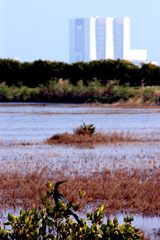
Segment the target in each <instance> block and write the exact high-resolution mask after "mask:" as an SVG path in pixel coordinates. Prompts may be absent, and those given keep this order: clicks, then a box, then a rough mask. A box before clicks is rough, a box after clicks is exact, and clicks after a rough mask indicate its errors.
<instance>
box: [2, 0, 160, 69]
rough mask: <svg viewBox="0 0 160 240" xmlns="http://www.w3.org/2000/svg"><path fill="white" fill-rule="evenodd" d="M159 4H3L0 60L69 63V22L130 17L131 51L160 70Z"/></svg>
mask: <svg viewBox="0 0 160 240" xmlns="http://www.w3.org/2000/svg"><path fill="white" fill-rule="evenodd" d="M159 12H160V0H152V1H151V0H68V1H67V0H23V1H22V0H0V58H2V59H4V58H10V59H15V60H19V61H20V62H25V61H27V62H33V61H35V60H39V59H41V60H49V61H58V62H59V61H61V62H66V63H68V62H69V19H70V18H89V17H93V16H98V17H129V18H130V33H131V34H130V40H131V44H130V47H131V49H144V50H147V61H149V62H157V64H158V65H159V66H160V14H159Z"/></svg>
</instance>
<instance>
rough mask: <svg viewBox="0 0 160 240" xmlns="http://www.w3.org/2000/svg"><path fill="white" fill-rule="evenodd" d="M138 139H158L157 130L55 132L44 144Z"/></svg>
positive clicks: (92, 142) (89, 144)
mask: <svg viewBox="0 0 160 240" xmlns="http://www.w3.org/2000/svg"><path fill="white" fill-rule="evenodd" d="M138 141H141V142H142V141H144V142H146V141H160V135H159V131H158V132H157V133H156V134H155V132H154V133H152V132H150V133H147V132H146V133H144V134H143V135H141V136H140V135H139V134H138V133H136V132H130V131H127V132H124V131H117V132H116V131H115V132H108V133H103V132H98V133H95V134H84V135H83V134H80V135H78V134H76V133H74V134H70V133H67V132H66V133H62V134H55V135H53V136H52V137H51V138H49V139H47V140H46V141H45V143H46V144H75V145H76V144H81V145H83V146H86V147H88V146H92V145H94V144H108V143H116V142H138Z"/></svg>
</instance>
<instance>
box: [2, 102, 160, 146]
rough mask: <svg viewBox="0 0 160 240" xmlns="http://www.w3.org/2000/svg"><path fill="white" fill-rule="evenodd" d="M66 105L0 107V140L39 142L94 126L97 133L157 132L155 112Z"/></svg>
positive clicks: (158, 118)
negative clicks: (90, 125) (76, 129)
mask: <svg viewBox="0 0 160 240" xmlns="http://www.w3.org/2000/svg"><path fill="white" fill-rule="evenodd" d="M76 106H77V105H73V104H72V105H69V104H66V105H64V104H47V105H43V104H41V105H38V106H36V105H17V104H15V105H14V106H10V105H7V104H3V105H1V106H0V139H2V140H7V141H13V140H14V141H23V142H25V141H27V142H35V141H43V140H45V139H47V138H49V137H51V136H52V135H54V134H56V133H64V132H68V133H73V128H75V127H78V126H80V125H81V124H83V123H85V124H90V123H92V124H94V125H95V127H96V130H97V131H104V132H108V131H130V132H132V131H135V132H137V133H139V134H144V133H145V132H146V131H147V132H148V133H151V132H152V134H154V132H155V133H157V131H158V132H160V112H159V111H157V110H156V109H149V110H148V109H117V110H115V109H111V108H109V109H107V108H104V107H89V106H88V105H86V106H85V107H83V106H81V105H78V107H76Z"/></svg>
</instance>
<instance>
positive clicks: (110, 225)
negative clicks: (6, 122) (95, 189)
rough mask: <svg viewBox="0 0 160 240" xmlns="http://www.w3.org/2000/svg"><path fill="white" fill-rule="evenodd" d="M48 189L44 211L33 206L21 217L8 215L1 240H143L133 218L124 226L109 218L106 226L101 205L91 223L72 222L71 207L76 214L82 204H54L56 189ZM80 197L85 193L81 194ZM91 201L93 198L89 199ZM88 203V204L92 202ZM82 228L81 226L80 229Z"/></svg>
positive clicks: (0, 230) (90, 215)
mask: <svg viewBox="0 0 160 240" xmlns="http://www.w3.org/2000/svg"><path fill="white" fill-rule="evenodd" d="M47 187H48V190H47V191H46V193H45V194H44V197H43V198H42V202H43V203H44V204H45V208H44V209H42V210H41V211H37V209H36V208H35V207H33V209H32V210H30V211H27V212H26V211H22V210H21V211H20V216H12V215H11V214H8V222H6V223H5V224H4V225H8V226H9V228H8V229H9V230H5V229H1V228H0V239H1V240H3V239H26V240H28V239H48V240H49V239H69V240H71V239H108V240H112V239H113V240H114V239H118V240H123V239H130V240H131V239H143V236H142V234H140V233H138V231H139V229H136V228H135V227H133V226H132V225H131V222H132V221H133V220H134V219H133V216H132V215H131V217H126V218H124V223H123V224H121V225H118V220H117V218H114V220H110V219H107V223H103V218H104V213H105V211H104V206H103V205H100V206H99V208H97V209H96V211H95V212H93V213H87V214H86V216H87V219H88V221H89V222H90V224H89V225H87V221H86V220H84V219H81V220H80V221H81V224H78V223H76V222H74V221H73V220H71V218H70V216H69V212H70V210H69V209H70V207H72V208H73V209H74V210H75V211H76V210H78V209H80V207H81V205H80V204H78V205H73V204H72V203H71V202H70V203H69V204H68V205H67V206H66V205H64V204H63V203H62V202H59V203H58V204H56V205H53V195H54V188H52V183H51V182H48V183H47ZM79 195H80V197H83V196H84V195H85V194H82V191H81V190H80V191H79ZM89 200H90V199H89ZM89 200H88V201H89ZM80 225H81V226H80Z"/></svg>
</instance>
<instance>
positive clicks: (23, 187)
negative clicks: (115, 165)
mask: <svg viewBox="0 0 160 240" xmlns="http://www.w3.org/2000/svg"><path fill="white" fill-rule="evenodd" d="M64 179H66V177H64V175H63V171H62V172H60V171H59V172H58V173H57V172H54V171H51V169H49V168H47V167H46V168H44V169H42V170H41V171H40V172H38V171H34V172H32V173H30V174H29V173H27V174H24V175H21V174H17V173H16V172H10V173H9V172H2V173H1V174H0V189H1V202H0V204H1V207H2V208H4V209H5V208H6V207H9V206H10V207H11V206H12V207H14V208H17V207H21V208H24V209H29V208H31V207H32V206H33V204H35V205H36V207H42V204H41V197H42V195H43V194H44V192H45V191H46V183H47V182H48V181H49V180H50V181H52V182H53V184H55V182H56V181H58V180H64ZM67 180H68V182H67V183H64V184H62V185H61V186H60V187H59V190H60V192H61V193H62V194H63V195H64V196H65V197H66V198H67V199H68V200H69V201H72V202H73V203H79V202H81V203H82V206H83V208H82V210H85V211H86V209H87V208H89V209H92V208H93V209H95V208H96V207H97V206H98V205H99V204H100V203H101V204H104V205H105V210H106V214H107V215H108V214H111V213H116V212H124V211H127V212H129V213H142V214H144V215H150V216H152V215H160V188H159V185H160V167H156V166H155V167H154V168H153V169H150V170H146V169H130V170H129V171H128V169H127V168H126V169H114V170H113V169H112V170H108V169H106V170H103V171H102V172H97V173H94V174H93V175H92V176H89V177H80V176H78V175H76V176H75V177H67ZM79 189H82V191H83V192H86V195H85V197H84V198H83V199H81V200H80V199H79V194H78V191H79ZM89 197H91V198H93V200H92V201H91V202H89V203H88V202H87V199H88V198H89Z"/></svg>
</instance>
